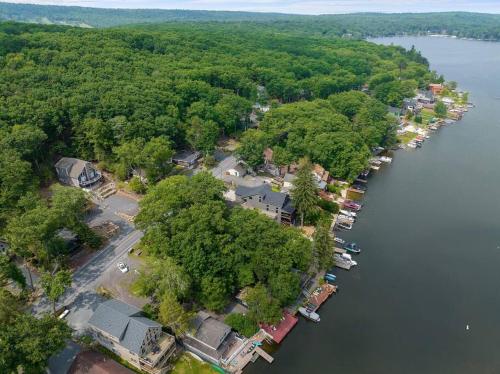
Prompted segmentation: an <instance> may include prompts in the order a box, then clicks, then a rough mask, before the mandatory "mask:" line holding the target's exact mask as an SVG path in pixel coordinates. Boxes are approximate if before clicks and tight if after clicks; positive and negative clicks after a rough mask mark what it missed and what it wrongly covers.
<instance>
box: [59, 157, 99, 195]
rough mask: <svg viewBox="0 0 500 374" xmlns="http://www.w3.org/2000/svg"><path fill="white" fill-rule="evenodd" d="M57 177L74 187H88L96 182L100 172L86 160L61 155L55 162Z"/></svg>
mask: <svg viewBox="0 0 500 374" xmlns="http://www.w3.org/2000/svg"><path fill="white" fill-rule="evenodd" d="M55 168H56V172H57V177H58V178H59V181H60V182H61V183H63V184H67V185H70V186H74V187H80V188H90V187H92V186H95V185H96V184H98V183H99V182H100V181H101V179H102V174H101V172H100V171H99V170H97V169H95V168H94V167H93V166H92V164H91V163H90V162H88V161H84V160H80V159H78V158H71V157H63V158H61V159H60V160H59V161H57V163H56V164H55Z"/></svg>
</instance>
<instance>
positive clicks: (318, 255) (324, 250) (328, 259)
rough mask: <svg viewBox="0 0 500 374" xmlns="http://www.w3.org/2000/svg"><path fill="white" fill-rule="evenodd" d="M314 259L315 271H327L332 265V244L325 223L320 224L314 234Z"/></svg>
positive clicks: (327, 226)
mask: <svg viewBox="0 0 500 374" xmlns="http://www.w3.org/2000/svg"><path fill="white" fill-rule="evenodd" d="M313 239H314V243H313V248H314V257H315V264H316V267H317V270H321V269H328V268H329V267H331V266H332V265H333V248H334V243H333V240H332V238H331V236H330V227H329V225H328V223H326V222H320V223H319V224H318V226H317V227H316V231H315V232H314V236H313Z"/></svg>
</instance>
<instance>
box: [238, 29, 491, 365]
mask: <svg viewBox="0 0 500 374" xmlns="http://www.w3.org/2000/svg"><path fill="white" fill-rule="evenodd" d="M376 42H379V43H383V44H390V43H394V44H399V45H402V46H404V47H407V48H410V47H411V46H412V45H415V47H416V48H417V49H419V50H421V51H422V53H423V55H424V56H426V57H427V58H428V59H429V61H430V62H431V68H432V69H434V70H437V71H438V72H439V73H442V74H444V75H445V77H446V79H448V80H455V81H457V82H459V87H460V88H461V89H464V90H467V91H469V92H470V100H471V101H472V102H474V103H475V104H476V108H475V109H473V110H471V111H470V112H469V113H468V114H467V115H466V116H465V117H464V119H463V120H462V121H461V122H459V123H456V124H452V125H449V126H448V127H445V128H442V129H440V130H439V131H438V132H437V133H436V134H435V135H434V136H432V138H431V139H430V140H428V141H426V142H425V144H424V146H423V148H422V149H420V150H411V151H398V152H396V154H395V158H394V161H393V163H392V165H391V166H390V167H385V168H384V169H381V170H380V171H379V172H378V173H377V174H376V175H373V176H372V177H371V179H370V182H369V190H368V193H367V194H366V197H365V201H364V202H365V209H363V211H362V213H361V214H360V218H359V220H358V222H357V223H356V225H355V227H354V229H353V230H352V231H351V232H349V233H348V234H342V236H343V237H344V238H345V239H351V240H355V241H356V242H358V244H359V245H360V246H361V247H362V249H363V252H362V253H361V255H359V256H358V257H357V258H356V260H357V261H358V262H359V266H358V268H355V269H353V270H351V271H350V272H347V271H337V274H338V284H339V286H340V291H339V293H338V294H337V295H336V296H334V297H333V298H331V299H330V300H329V301H328V302H327V303H326V304H325V305H324V306H323V307H322V308H321V309H320V310H319V314H320V315H321V322H320V323H319V324H314V323H312V322H306V321H305V320H304V319H301V320H300V322H299V324H298V325H297V327H296V328H295V329H294V330H293V331H292V333H291V334H290V335H289V336H288V337H287V338H286V339H285V340H284V342H283V343H282V346H281V347H280V348H279V350H278V351H277V352H275V353H274V357H275V361H274V363H273V364H272V365H269V364H267V363H265V362H263V360H259V361H257V362H256V363H255V364H253V365H252V366H251V367H249V368H248V371H247V372H248V373H251V374H256V373H280V374H285V373H286V374H293V373H338V374H345V373H356V374H364V373H367V374H378V373H381V374H382V373H383V374H392V373H395V374H401V373H419V374H421V373H439V374H446V373H450V374H451V373H453V374H462V373H464V374H465V373H467V374H470V373H500V355H499V354H498V347H499V345H500V227H499V226H500V219H499V218H500V199H499V198H498V194H499V192H500V184H499V182H500V119H499V118H500V43H490V42H477V41H465V40H456V39H448V38H433V37H402V38H383V39H377V40H376ZM466 325H470V329H469V330H468V331H467V330H466Z"/></svg>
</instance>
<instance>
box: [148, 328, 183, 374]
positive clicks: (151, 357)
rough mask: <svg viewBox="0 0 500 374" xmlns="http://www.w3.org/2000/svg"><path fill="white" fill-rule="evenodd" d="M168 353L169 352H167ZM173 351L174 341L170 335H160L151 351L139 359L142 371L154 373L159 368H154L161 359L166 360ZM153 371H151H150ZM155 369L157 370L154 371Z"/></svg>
mask: <svg viewBox="0 0 500 374" xmlns="http://www.w3.org/2000/svg"><path fill="white" fill-rule="evenodd" d="M169 351H170V352H169ZM174 351H175V339H174V337H173V336H172V335H169V334H165V333H162V334H161V336H160V338H159V339H158V340H157V341H156V343H155V344H154V345H153V349H151V351H149V352H148V353H147V354H146V355H144V356H143V357H141V358H140V361H141V364H143V365H144V367H142V369H143V370H145V371H148V372H150V373H156V372H157V370H158V369H161V368H160V367H158V368H156V366H157V365H158V363H160V362H161V361H163V359H168V357H170V356H171V355H172V353H173V352H174ZM151 369H153V370H151ZM154 369H157V370H154Z"/></svg>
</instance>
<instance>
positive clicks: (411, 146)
mask: <svg viewBox="0 0 500 374" xmlns="http://www.w3.org/2000/svg"><path fill="white" fill-rule="evenodd" d="M407 145H408V147H410V148H417V143H415V142H409V143H408V144H407Z"/></svg>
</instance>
